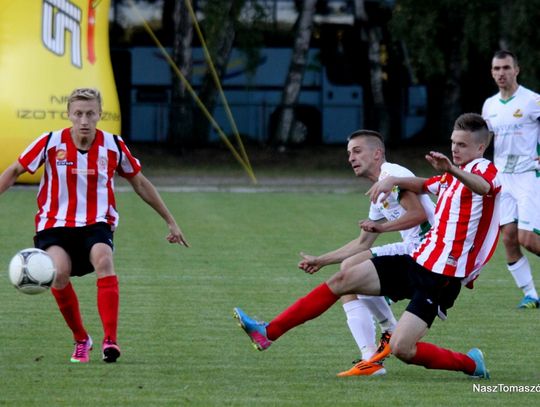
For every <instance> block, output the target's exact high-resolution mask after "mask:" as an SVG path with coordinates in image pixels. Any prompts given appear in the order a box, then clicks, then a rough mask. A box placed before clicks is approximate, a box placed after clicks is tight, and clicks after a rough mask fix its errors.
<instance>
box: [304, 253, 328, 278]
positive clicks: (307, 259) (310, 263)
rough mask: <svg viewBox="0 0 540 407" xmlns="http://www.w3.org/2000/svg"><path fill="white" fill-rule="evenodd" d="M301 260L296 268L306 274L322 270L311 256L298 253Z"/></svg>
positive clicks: (319, 264)
mask: <svg viewBox="0 0 540 407" xmlns="http://www.w3.org/2000/svg"><path fill="white" fill-rule="evenodd" d="M300 256H301V257H302V260H300V262H299V263H298V268H299V269H301V270H304V271H305V272H306V273H309V274H314V273H316V272H317V271H319V270H320V269H321V268H322V266H323V265H322V264H321V263H320V262H319V261H318V259H317V256H311V255H309V254H305V253H304V252H300Z"/></svg>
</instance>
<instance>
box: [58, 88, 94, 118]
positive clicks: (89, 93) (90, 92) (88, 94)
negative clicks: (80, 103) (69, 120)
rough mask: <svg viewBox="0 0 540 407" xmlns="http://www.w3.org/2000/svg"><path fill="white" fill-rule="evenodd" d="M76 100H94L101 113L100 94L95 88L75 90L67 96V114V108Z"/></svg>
mask: <svg viewBox="0 0 540 407" xmlns="http://www.w3.org/2000/svg"><path fill="white" fill-rule="evenodd" d="M76 100H96V101H97V102H98V105H99V111H100V113H101V104H102V102H101V93H100V92H99V90H97V89H96V88H77V89H75V90H74V91H73V92H71V95H69V98H68V102H67V109H68V112H69V106H70V105H71V103H73V102H75V101H76Z"/></svg>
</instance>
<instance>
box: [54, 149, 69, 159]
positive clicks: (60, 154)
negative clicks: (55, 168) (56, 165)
mask: <svg viewBox="0 0 540 407" xmlns="http://www.w3.org/2000/svg"><path fill="white" fill-rule="evenodd" d="M66 156H67V153H66V150H57V151H56V161H64V160H65V159H66Z"/></svg>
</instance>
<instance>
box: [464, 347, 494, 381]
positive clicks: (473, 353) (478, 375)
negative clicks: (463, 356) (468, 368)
mask: <svg viewBox="0 0 540 407" xmlns="http://www.w3.org/2000/svg"><path fill="white" fill-rule="evenodd" d="M467 356H468V357H470V358H471V359H472V360H474V363H476V369H475V370H474V373H473V374H472V375H471V377H472V378H473V379H489V378H490V375H489V370H487V367H486V362H484V354H483V353H482V351H481V350H480V349H478V348H472V349H471V350H470V351H468V352H467Z"/></svg>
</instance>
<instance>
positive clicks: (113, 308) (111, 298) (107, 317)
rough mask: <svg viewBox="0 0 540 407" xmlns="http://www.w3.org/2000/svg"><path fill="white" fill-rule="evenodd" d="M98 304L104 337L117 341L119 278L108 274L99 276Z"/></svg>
mask: <svg viewBox="0 0 540 407" xmlns="http://www.w3.org/2000/svg"><path fill="white" fill-rule="evenodd" d="M96 284H97V306H98V311H99V316H100V317H101V323H102V324H103V333H104V337H105V338H108V339H110V340H111V341H113V342H116V331H117V328H118V304H119V298H120V297H119V291H118V278H117V277H116V276H108V277H103V278H98V280H97V282H96Z"/></svg>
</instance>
